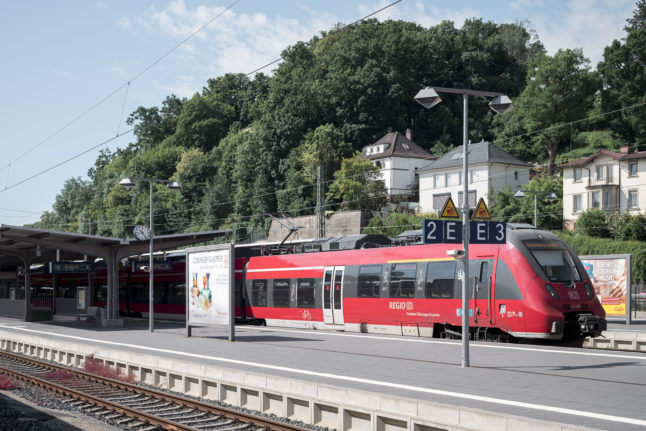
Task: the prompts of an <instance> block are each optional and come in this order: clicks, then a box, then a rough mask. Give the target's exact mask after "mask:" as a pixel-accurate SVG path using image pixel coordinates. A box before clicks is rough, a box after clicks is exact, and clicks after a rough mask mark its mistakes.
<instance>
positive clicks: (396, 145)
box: [361, 129, 435, 196]
mask: <svg viewBox="0 0 646 431" xmlns="http://www.w3.org/2000/svg"><path fill="white" fill-rule="evenodd" d="M361 158H362V159H364V160H370V161H372V163H373V164H374V165H375V166H377V167H378V168H379V169H381V177H382V179H383V181H384V184H385V186H386V190H387V191H388V195H389V196H393V195H399V194H409V193H410V190H411V187H412V186H413V185H414V183H415V174H416V172H417V170H418V169H419V168H421V167H422V166H424V165H426V164H428V162H429V160H434V159H435V156H433V155H432V154H431V153H429V152H428V151H426V150H425V149H423V148H422V147H420V146H419V145H417V144H415V143H414V142H413V140H412V132H411V130H410V129H408V130H406V136H404V135H402V134H401V133H399V132H391V133H388V134H386V135H385V136H384V137H383V138H381V139H379V140H378V141H377V142H375V143H374V144H371V145H366V146H365V147H363V150H362V151H361Z"/></svg>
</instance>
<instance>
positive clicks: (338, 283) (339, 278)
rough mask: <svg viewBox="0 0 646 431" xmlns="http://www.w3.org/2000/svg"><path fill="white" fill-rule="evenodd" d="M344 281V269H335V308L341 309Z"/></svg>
mask: <svg viewBox="0 0 646 431" xmlns="http://www.w3.org/2000/svg"><path fill="white" fill-rule="evenodd" d="M342 282H343V270H342V269H338V268H337V269H335V271H334V309H335V310H340V309H341V283H342Z"/></svg>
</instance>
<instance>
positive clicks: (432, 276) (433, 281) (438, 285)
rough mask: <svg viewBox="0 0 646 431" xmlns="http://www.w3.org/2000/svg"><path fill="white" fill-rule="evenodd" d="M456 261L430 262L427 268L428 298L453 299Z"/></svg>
mask: <svg viewBox="0 0 646 431" xmlns="http://www.w3.org/2000/svg"><path fill="white" fill-rule="evenodd" d="M455 265H456V263H455V261H440V262H429V263H428V267H427V268H426V297H427V298H452V297H453V281H454V278H455Z"/></svg>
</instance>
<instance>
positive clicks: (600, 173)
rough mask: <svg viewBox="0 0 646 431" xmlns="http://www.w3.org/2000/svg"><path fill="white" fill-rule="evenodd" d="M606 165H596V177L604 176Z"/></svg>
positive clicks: (599, 178) (601, 177)
mask: <svg viewBox="0 0 646 431" xmlns="http://www.w3.org/2000/svg"><path fill="white" fill-rule="evenodd" d="M605 173H606V167H605V166H603V165H599V166H597V179H598V180H602V179H604V177H605Z"/></svg>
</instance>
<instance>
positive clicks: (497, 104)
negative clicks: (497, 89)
mask: <svg viewBox="0 0 646 431" xmlns="http://www.w3.org/2000/svg"><path fill="white" fill-rule="evenodd" d="M489 107H490V108H491V109H492V110H493V111H494V112H496V113H498V114H504V113H505V112H507V111H509V110H510V109H512V108H513V107H514V104H513V103H511V99H510V98H509V97H507V96H505V95H500V96H496V98H495V99H493V100H492V101H491V102H489Z"/></svg>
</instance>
